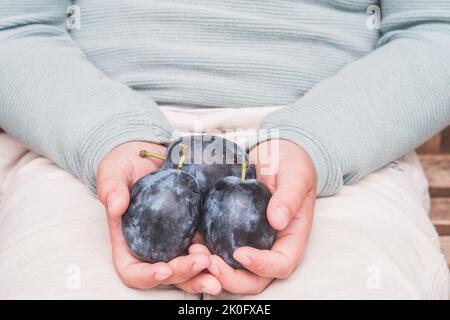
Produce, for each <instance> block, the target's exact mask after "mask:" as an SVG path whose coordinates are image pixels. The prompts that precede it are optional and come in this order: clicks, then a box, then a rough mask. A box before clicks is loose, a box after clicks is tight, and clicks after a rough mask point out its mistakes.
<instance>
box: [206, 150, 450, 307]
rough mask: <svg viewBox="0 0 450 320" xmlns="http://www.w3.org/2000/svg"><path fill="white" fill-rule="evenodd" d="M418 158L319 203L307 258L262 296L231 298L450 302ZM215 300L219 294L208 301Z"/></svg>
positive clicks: (392, 166)
mask: <svg viewBox="0 0 450 320" xmlns="http://www.w3.org/2000/svg"><path fill="white" fill-rule="evenodd" d="M428 207H429V197H428V192H427V183H426V179H425V177H424V175H423V171H422V169H421V167H420V164H419V162H418V159H417V156H416V155H415V154H410V155H408V156H405V157H404V158H402V159H401V160H399V161H395V162H393V163H391V164H390V165H388V166H386V167H385V168H383V169H381V170H379V171H377V172H375V173H373V174H371V175H369V176H367V177H366V178H364V179H363V180H362V181H360V182H359V183H357V184H356V185H353V186H346V187H344V188H343V190H342V192H340V193H339V194H338V195H337V196H334V197H330V198H325V199H319V200H318V201H317V206H316V210H315V215H314V223H313V229H312V233H311V237H310V241H309V243H308V247H307V251H306V255H305V258H304V261H303V262H302V263H301V265H300V266H299V267H298V268H297V270H296V271H295V273H294V274H293V275H292V276H291V277H290V278H288V279H286V280H277V281H275V282H273V283H272V284H271V285H270V286H269V287H268V288H267V289H266V290H265V291H264V292H262V293H261V294H259V295H257V296H238V295H231V294H226V295H223V296H222V297H220V298H225V299H255V298H257V299H350V298H354V299H447V297H448V269H447V266H446V263H445V261H444V259H443V257H442V255H441V253H440V250H439V238H438V235H437V234H436V232H435V230H434V228H433V226H432V224H431V222H430V220H429V217H428ZM208 298H212V297H208Z"/></svg>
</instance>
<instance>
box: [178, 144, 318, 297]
mask: <svg viewBox="0 0 450 320" xmlns="http://www.w3.org/2000/svg"><path fill="white" fill-rule="evenodd" d="M250 157H251V159H252V161H253V162H255V164H256V170H257V175H258V179H259V180H260V181H261V182H263V183H264V184H265V185H266V186H267V187H268V188H269V189H270V191H271V192H272V193H273V195H272V198H271V200H270V202H269V207H268V209H267V217H268V220H269V222H270V224H271V225H272V226H273V227H274V228H275V229H277V230H280V231H279V232H278V235H277V239H276V241H275V243H274V245H273V247H272V250H257V249H254V248H250V247H242V248H239V249H237V250H236V251H235V252H234V255H233V256H234V258H235V259H236V260H238V261H239V262H240V263H241V264H242V265H243V266H245V268H246V269H248V270H249V271H247V270H235V269H233V268H231V267H230V266H229V265H227V264H226V263H225V262H224V261H223V260H222V259H221V258H220V257H218V256H215V255H213V256H211V265H210V266H209V267H208V270H209V272H210V273H211V274H212V275H214V276H215V277H216V278H217V279H218V280H219V281H220V283H221V285H222V288H223V289H225V290H227V291H230V292H233V293H243V294H257V293H259V292H261V291H263V290H264V288H266V287H267V286H268V285H269V284H270V283H271V281H272V280H273V279H275V278H277V279H285V278H288V277H289V276H290V275H291V274H292V272H294V271H295V269H296V268H297V266H298V265H299V263H300V261H301V260H302V257H303V255H304V253H305V247H306V243H307V241H308V236H309V231H310V229H311V225H312V219H313V211H314V204H315V199H316V190H315V188H316V185H315V184H316V176H315V171H314V168H313V165H312V163H311V160H310V158H309V157H308V155H307V154H306V153H305V152H304V151H303V150H302V149H301V148H300V147H298V146H297V145H296V144H294V143H292V142H289V141H286V140H272V141H268V142H265V143H262V144H260V145H259V146H258V147H256V148H255V149H253V150H252V152H251V153H250ZM190 252H191V253H197V254H200V253H203V254H209V251H208V249H207V248H206V247H205V246H204V245H201V244H195V245H193V246H191V248H190ZM194 281H199V279H198V276H197V277H194V278H193V279H191V280H190V281H188V282H187V283H184V284H181V285H178V287H181V288H183V287H185V286H188V285H189V283H192V282H194Z"/></svg>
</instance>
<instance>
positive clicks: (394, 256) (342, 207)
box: [0, 133, 448, 299]
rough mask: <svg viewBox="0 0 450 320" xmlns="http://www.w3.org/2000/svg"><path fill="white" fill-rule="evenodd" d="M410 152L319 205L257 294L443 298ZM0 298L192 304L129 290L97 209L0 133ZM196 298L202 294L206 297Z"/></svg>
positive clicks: (72, 183) (79, 187)
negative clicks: (291, 260)
mask: <svg viewBox="0 0 450 320" xmlns="http://www.w3.org/2000/svg"><path fill="white" fill-rule="evenodd" d="M428 206H429V199H428V194H427V186H426V181H425V178H424V176H423V172H422V171H421V169H420V165H419V164H418V162H417V158H416V157H415V156H414V155H413V154H412V155H409V156H407V157H404V158H403V159H401V160H399V161H396V162H393V163H391V164H390V165H389V166H386V167H385V168H383V169H382V170H379V171H377V172H375V173H373V174H371V175H369V176H368V177H366V178H364V179H363V180H361V181H360V182H359V183H357V184H356V185H354V186H346V187H344V188H343V190H342V192H341V193H339V194H338V195H337V196H335V197H331V198H326V199H319V200H318V202H317V207H316V210H315V220H314V225H313V230H312V233H311V238H310V241H309V244H308V248H307V252H306V256H305V259H304V261H303V262H302V264H301V265H300V266H299V268H298V269H297V270H296V272H295V273H294V274H293V275H292V276H291V277H290V278H289V279H286V280H282V281H275V282H274V283H272V284H271V285H270V286H269V287H268V288H267V289H266V290H265V291H264V292H263V293H261V294H260V295H257V296H236V295H231V294H226V295H223V296H221V297H220V298H226V299H253V298H261V299H302V298H307V299H312V298H319V299H324V298H338V299H339V298H342V299H345V298H385V299H387V298H402V299H403V298H443V299H445V298H447V297H448V269H447V267H446V265H445V262H444V260H443V258H442V256H441V254H440V251H439V241H438V237H437V234H436V232H435V231H434V229H433V226H432V225H431V222H430V221H429V218H428V215H427V212H428ZM0 261H2V263H1V264H0V298H3V299H11V298H43V299H45V298H60V299H64V298H85V299H89V298H99V299H104V298H111V299H115V298H120V299H127V298H132V299H196V298H198V297H199V296H197V295H189V294H185V293H183V292H182V291H180V290H177V289H173V288H165V287H164V288H157V289H152V290H145V291H140V290H132V289H129V288H127V287H125V286H124V285H123V284H122V283H121V281H120V279H119V278H118V276H117V275H116V273H115V270H114V268H113V264H112V260H111V248H110V243H109V238H108V232H107V225H106V219H105V214H104V210H103V207H102V206H101V204H100V203H99V202H98V200H97V199H96V198H95V197H94V196H93V195H91V194H90V192H89V191H88V189H87V188H86V187H85V186H84V185H83V184H82V183H81V182H80V181H79V180H77V179H76V178H74V177H73V176H71V175H70V174H68V173H66V172H65V171H63V170H62V169H60V168H58V167H57V166H56V165H55V164H53V163H52V162H51V161H49V160H47V159H45V158H43V157H40V156H38V155H36V154H35V153H33V152H29V151H28V150H27V149H26V148H25V147H23V146H22V145H21V144H20V143H17V142H16V141H15V140H13V139H12V138H10V137H9V136H7V135H6V134H4V133H0ZM206 298H211V297H209V296H206Z"/></svg>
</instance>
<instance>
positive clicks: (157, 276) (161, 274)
mask: <svg viewBox="0 0 450 320" xmlns="http://www.w3.org/2000/svg"><path fill="white" fill-rule="evenodd" d="M168 277H170V274H168V273H164V272H157V273H155V275H154V278H155V280H156V281H163V280H166V279H167V278H168Z"/></svg>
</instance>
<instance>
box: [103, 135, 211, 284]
mask: <svg viewBox="0 0 450 320" xmlns="http://www.w3.org/2000/svg"><path fill="white" fill-rule="evenodd" d="M143 149H146V150H150V151H154V152H157V153H160V154H164V152H165V147H163V146H161V145H156V144H152V143H147V142H128V143H125V144H122V145H120V146H118V147H117V148H115V149H114V150H113V151H111V152H110V153H109V154H108V155H107V156H106V157H105V158H104V159H103V160H102V162H101V163H100V166H99V168H98V172H97V194H98V197H99V199H100V201H101V202H102V203H103V205H104V206H105V208H106V212H107V218H108V225H109V232H110V238H111V244H112V251H113V261H114V265H115V267H116V269H117V272H118V274H119V276H120V278H121V279H122V281H123V282H124V283H125V284H126V285H127V286H129V287H133V288H141V289H145V288H151V287H154V286H157V285H159V284H177V283H183V282H186V281H187V280H189V279H191V278H192V277H194V276H195V275H197V274H199V273H200V272H201V271H202V270H204V269H205V268H207V267H208V266H209V264H210V258H209V255H207V254H204V253H194V254H190V255H188V256H180V257H177V258H175V259H173V260H172V261H170V262H168V263H162V262H159V263H155V264H150V263H145V262H142V261H140V260H138V259H136V258H134V257H133V256H132V255H131V254H130V252H129V250H128V247H127V245H126V243H125V239H124V237H123V234H122V228H121V217H122V215H123V214H124V213H125V211H126V209H127V208H128V204H129V201H130V193H129V188H131V187H132V186H133V184H134V183H135V182H136V181H137V180H138V179H139V178H141V177H142V176H144V175H146V174H148V173H150V172H152V171H155V170H157V169H158V168H159V167H160V166H161V164H162V162H161V160H157V159H153V158H151V159H150V158H141V157H140V156H139V151H140V150H143ZM211 278H212V279H209V281H205V279H204V276H203V277H200V278H199V280H196V281H195V282H193V284H195V286H196V287H198V289H201V290H202V291H203V292H210V293H215V292H218V291H220V283H219V282H218V281H217V280H216V279H214V278H213V277H212V276H211ZM200 280H201V281H202V285H201V287H200V284H197V283H198V282H199V281H200ZM206 280H208V279H206ZM203 282H206V284H203Z"/></svg>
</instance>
